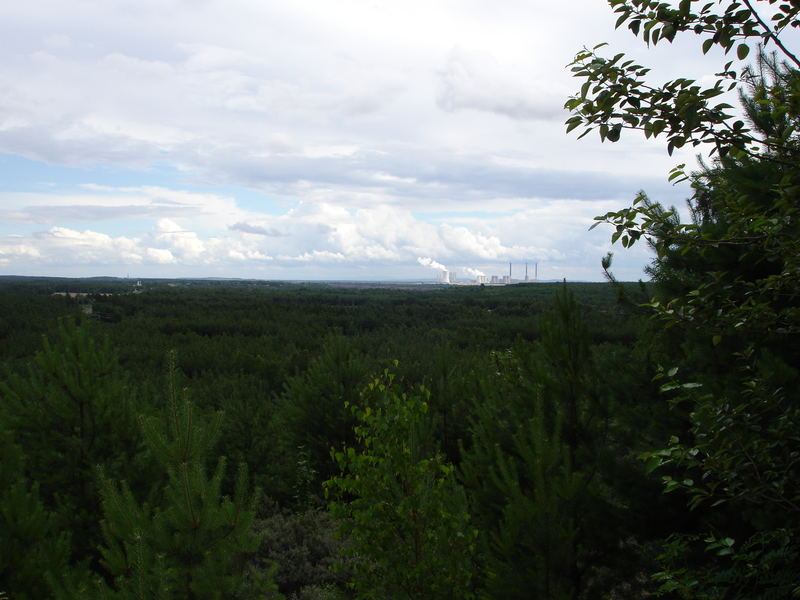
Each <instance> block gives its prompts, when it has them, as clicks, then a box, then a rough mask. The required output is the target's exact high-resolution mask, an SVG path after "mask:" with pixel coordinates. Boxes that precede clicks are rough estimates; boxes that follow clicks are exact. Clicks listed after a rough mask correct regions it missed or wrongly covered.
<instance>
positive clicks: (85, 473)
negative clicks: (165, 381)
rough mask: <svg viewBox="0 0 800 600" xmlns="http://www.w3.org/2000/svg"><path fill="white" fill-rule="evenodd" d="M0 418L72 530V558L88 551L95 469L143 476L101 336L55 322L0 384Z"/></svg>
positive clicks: (132, 426) (136, 440) (126, 407)
mask: <svg viewBox="0 0 800 600" xmlns="http://www.w3.org/2000/svg"><path fill="white" fill-rule="evenodd" d="M0 423H1V424H2V425H0V426H1V427H2V428H3V429H4V430H5V431H7V432H8V433H9V435H10V436H11V439H12V440H13V441H14V442H15V443H16V444H18V445H19V446H20V447H21V448H24V455H25V456H24V459H25V465H26V470H27V472H28V474H29V476H30V477H31V479H33V480H35V481H36V482H37V484H38V488H39V493H40V497H41V499H42V501H43V502H44V503H45V506H46V507H47V508H48V509H50V510H54V511H55V512H56V513H58V514H59V515H60V518H61V527H63V528H65V529H68V530H69V531H71V532H72V533H73V548H74V552H75V554H76V556H77V557H79V558H80V559H83V558H85V557H87V556H90V555H91V554H92V553H93V550H94V548H95V546H96V544H98V543H99V541H100V534H99V529H98V527H97V514H98V512H99V501H98V494H97V488H96V480H95V467H96V466H97V465H101V466H102V467H103V468H104V469H105V471H106V472H107V473H109V474H112V475H114V476H121V477H127V478H128V479H129V481H135V482H137V483H139V482H140V480H141V479H142V474H143V471H142V470H141V469H139V464H138V462H137V461H136V457H137V456H138V455H139V453H140V449H141V441H140V440H141V438H140V436H139V434H138V428H137V427H136V423H135V417H134V413H133V409H132V406H131V391H130V389H129V388H128V387H127V384H126V381H125V377H124V374H123V372H122V371H121V369H120V367H119V363H118V362H117V356H116V353H115V352H114V351H113V350H112V348H111V347H110V345H109V343H108V341H107V340H103V341H100V342H97V341H96V340H95V339H94V338H93V337H92V334H91V332H90V330H89V327H88V324H78V323H77V322H76V321H75V320H73V319H65V320H62V321H61V322H60V323H59V326H58V332H57V334H56V335H55V336H54V339H52V340H50V339H47V338H45V339H44V340H43V346H42V349H41V350H39V351H38V352H37V353H36V354H35V356H34V357H33V360H32V362H31V363H30V365H29V367H28V369H27V371H24V372H18V373H8V374H7V375H6V380H5V381H3V382H0Z"/></svg>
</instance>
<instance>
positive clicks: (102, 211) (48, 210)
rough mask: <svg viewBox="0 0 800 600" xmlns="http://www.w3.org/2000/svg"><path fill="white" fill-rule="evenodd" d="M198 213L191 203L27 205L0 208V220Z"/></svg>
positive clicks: (88, 219) (50, 220) (56, 220)
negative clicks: (168, 204) (13, 208)
mask: <svg viewBox="0 0 800 600" xmlns="http://www.w3.org/2000/svg"><path fill="white" fill-rule="evenodd" d="M196 213H197V210H196V209H195V208H194V207H192V206H185V205H184V206H181V205H179V204H174V205H172V206H169V207H167V208H163V207H162V206H161V204H160V203H159V205H157V206H155V205H125V206H101V205H90V204H73V205H55V206H46V205H44V206H28V207H25V208H23V209H22V210H16V211H0V219H2V220H7V221H13V222H17V223H49V224H56V223H63V222H73V223H74V222H85V223H89V222H95V221H120V220H129V219H152V218H162V217H172V218H175V217H189V216H193V215H195V214H196Z"/></svg>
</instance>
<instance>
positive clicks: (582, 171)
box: [0, 0, 718, 278]
mask: <svg viewBox="0 0 800 600" xmlns="http://www.w3.org/2000/svg"><path fill="white" fill-rule="evenodd" d="M613 22H614V15H613V12H612V11H611V10H610V9H609V8H608V7H607V6H605V5H604V3H602V2H598V1H597V0H576V1H574V2H560V3H559V2H548V3H544V4H543V3H536V2H533V3H531V2H523V1H522V0H508V1H507V2H504V3H502V6H500V5H498V4H497V3H495V2H489V1H488V0H443V1H442V2H429V1H425V0H409V1H408V2H404V3H402V4H398V3H397V2H392V1H390V0H375V1H371V2H366V3H365V2H363V1H361V0H342V1H341V2H336V3H330V2H327V1H325V0H298V1H297V2H288V3H287V2H277V1H273V0H265V1H264V2H255V3H254V2H250V1H247V0H228V1H226V2H222V0H206V1H203V2H186V1H183V0H166V1H164V2H160V1H159V2H156V1H155V0H143V1H142V2H136V3H133V4H131V3H129V2H122V1H121V0H110V1H109V2H104V3H81V2H79V3H77V4H76V3H71V4H65V3H63V2H56V1H55V0H42V1H37V2H33V3H22V4H20V3H5V4H3V5H0V35H2V36H3V40H4V44H3V49H2V50H0V58H2V60H0V153H6V154H9V155H13V156H21V157H27V158H30V159H33V160H36V161H40V162H42V163H46V164H48V165H53V166H54V167H53V171H52V172H53V173H54V175H53V179H54V180H56V183H58V178H59V177H64V178H65V179H66V180H68V181H70V182H73V181H74V180H75V178H76V174H80V177H78V178H79V179H82V180H84V181H88V182H90V185H88V186H85V187H83V188H80V189H78V190H77V191H76V190H75V188H74V186H73V187H71V188H70V191H69V192H68V193H66V192H65V193H49V192H42V189H43V185H44V182H46V181H50V179H47V178H46V177H45V178H43V180H40V179H29V180H25V177H26V175H24V174H16V173H7V174H5V175H8V176H15V177H16V179H14V178H13V177H6V179H7V180H8V179H14V185H13V186H12V185H11V184H9V186H7V187H6V188H5V189H6V190H20V193H12V192H9V191H4V192H2V193H0V235H3V234H5V237H0V264H2V266H3V269H4V271H6V272H16V271H18V272H24V271H25V270H26V269H35V268H37V265H50V266H49V267H48V268H51V269H53V271H55V270H56V266H57V265H61V266H63V265H66V264H67V263H70V264H81V265H86V266H89V265H111V264H141V265H148V264H150V263H153V264H161V265H167V266H170V265H171V268H172V269H173V270H171V271H170V270H166V267H165V270H163V271H160V273H165V274H166V273H175V274H181V273H182V271H181V269H185V270H192V272H193V273H201V272H203V271H202V270H203V269H206V268H207V269H211V270H213V269H219V270H220V271H224V270H225V269H231V270H233V272H236V273H245V272H246V271H245V270H244V269H246V268H249V267H250V266H251V265H252V266H253V267H252V268H253V269H261V270H254V271H249V272H250V273H258V274H268V272H267V270H268V269H272V268H280V267H281V266H282V265H284V264H285V265H306V266H308V268H309V269H311V268H312V267H313V266H314V265H327V267H326V268H328V267H329V268H330V269H338V270H336V271H335V272H336V273H340V274H344V273H346V272H347V268H350V267H352V268H354V269H355V268H358V269H362V268H374V272H375V273H385V272H386V269H387V268H390V267H392V266H401V265H403V266H405V267H406V268H412V267H413V268H419V267H420V265H419V264H418V263H417V262H416V258H417V257H420V256H423V257H424V256H428V257H437V258H438V259H439V260H442V261H445V262H447V263H449V264H457V263H460V264H470V265H474V267H469V268H474V269H477V268H478V267H480V269H482V270H488V269H489V268H491V265H492V264H494V262H504V261H507V260H520V261H521V260H525V259H529V260H540V261H548V262H549V263H550V264H552V265H558V268H562V269H564V270H565V272H566V270H567V269H572V270H571V271H570V272H571V273H589V272H590V271H591V272H592V273H594V272H595V271H594V270H593V269H594V267H590V266H589V263H588V262H587V261H589V260H591V261H594V260H595V258H594V257H593V256H592V253H593V252H597V251H598V249H602V248H603V241H602V240H605V239H606V238H607V235H605V234H604V235H600V233H599V232H597V233H595V232H593V234H592V235H591V236H587V234H586V231H585V229H586V227H587V225H586V223H587V220H588V221H591V218H592V217H593V216H594V214H597V213H598V212H604V211H605V210H610V209H612V208H617V207H619V206H620V205H623V204H624V203H625V202H627V201H628V200H629V199H630V198H632V197H633V195H634V194H635V193H636V192H637V191H638V190H639V189H640V188H645V189H647V190H649V191H651V195H653V197H654V198H655V199H659V200H664V199H666V200H667V202H670V203H671V202H679V201H680V195H681V193H682V192H680V191H675V190H674V189H672V188H670V187H669V186H667V185H666V184H665V183H664V177H665V174H666V173H667V171H668V169H669V168H670V167H671V166H673V164H674V163H677V162H681V161H684V160H687V159H688V162H689V164H691V161H692V156H691V154H689V152H691V151H687V152H686V154H685V156H681V157H674V158H669V157H667V156H666V154H665V152H664V149H663V148H662V147H661V145H660V143H659V142H655V143H652V142H644V141H638V140H635V139H634V138H632V137H631V138H630V139H629V140H627V141H625V142H624V143H622V144H620V145H609V144H605V145H601V144H599V142H597V141H596V140H589V139H585V140H582V141H581V142H576V141H575V139H574V136H573V137H568V136H565V134H564V127H563V124H562V120H563V117H564V116H565V115H563V114H562V112H561V106H562V105H563V101H564V100H565V96H566V95H567V94H569V93H570V91H572V90H573V89H576V87H577V85H578V82H577V81H576V80H573V79H571V77H570V74H569V72H568V71H567V70H566V69H565V65H566V63H568V62H569V61H570V60H571V57H572V56H573V55H574V53H575V52H576V51H577V50H579V49H580V48H581V47H582V46H583V45H592V44H594V43H596V42H599V41H603V40H608V41H611V42H612V44H613V45H614V48H615V49H616V48H618V47H619V48H621V49H623V50H626V51H632V52H633V57H634V58H637V59H639V60H640V61H641V62H643V63H647V64H651V63H652V64H654V65H655V66H656V67H657V68H656V69H655V70H654V73H664V77H671V76H675V75H676V74H681V75H687V76H695V77H702V76H703V75H705V74H707V73H713V72H715V71H716V70H718V65H716V64H714V63H713V61H714V60H716V59H715V58H714V57H702V56H699V55H698V51H697V47H696V46H697V45H696V44H694V45H691V46H687V45H686V44H683V45H682V44H681V43H680V42H678V43H677V44H676V45H674V46H670V47H669V48H662V47H661V46H659V47H657V48H655V49H651V50H647V51H645V50H644V49H643V47H642V46H641V45H640V44H639V42H638V41H636V40H633V39H632V38H631V37H630V36H629V35H628V34H627V33H625V32H624V31H616V32H615V31H614V29H613ZM174 23H180V24H181V26H180V27H179V28H176V27H174ZM648 57H652V60H647V59H648ZM55 166H60V167H71V171H70V172H69V174H67V175H64V171H63V170H58V169H56V168H55ZM42 170H46V168H45V167H42ZM160 170H165V171H168V172H170V173H179V175H174V176H172V178H173V180H172V181H166V182H164V180H163V179H159V180H158V181H159V182H160V183H159V185H153V184H152V182H153V181H156V179H155V177H156V175H153V173H156V172H159V171H160ZM118 172H124V173H125V179H124V181H125V183H120V182H118V181H116V180H115V174H116V173H118ZM95 175H99V176H98V177H97V178H94V176H95ZM101 177H102V178H101ZM101 180H102V181H104V182H105V183H104V184H103V185H94V184H91V182H96V181H101ZM120 181H122V180H120ZM131 182H134V183H131ZM215 186H226V190H225V192H224V193H222V192H219V193H215ZM187 187H192V188H194V189H193V190H191V191H190V190H187V189H182V188H187ZM200 188H203V189H206V190H210V191H207V192H200V191H198V189H200ZM231 190H233V191H231ZM237 190H240V191H242V190H247V194H248V195H253V196H255V195H256V194H257V193H258V192H261V193H263V194H264V198H265V199H264V200H263V202H262V201H261V200H250V201H248V202H244V201H241V200H239V201H237V199H236V197H235V196H236V194H237V192H236V191H237ZM266 198H269V199H268V200H267V199H266ZM261 203H263V204H264V206H263V207H262V206H261ZM34 230H36V231H39V233H38V234H37V235H34V234H33V233H32V232H33V231H34ZM21 232H24V233H21ZM70 232H71V233H70ZM12 234H17V235H19V236H20V237H12ZM637 260H640V262H641V260H642V259H641V257H640V258H639V259H637ZM288 269H289V266H287V270H288ZM323 271H324V270H323V268H322V267H320V270H319V271H318V273H319V274H323ZM287 272H288V271H287ZM306 272H307V273H311V272H312V271H310V270H309V271H306ZM330 272H334V271H330ZM315 273H316V272H315ZM587 277H589V275H587ZM591 277H593V278H597V276H596V275H591Z"/></svg>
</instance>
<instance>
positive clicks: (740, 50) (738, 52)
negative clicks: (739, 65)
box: [736, 44, 750, 60]
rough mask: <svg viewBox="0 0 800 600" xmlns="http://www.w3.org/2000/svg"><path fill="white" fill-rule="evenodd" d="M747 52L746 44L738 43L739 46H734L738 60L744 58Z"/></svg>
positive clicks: (748, 49) (748, 48)
mask: <svg viewBox="0 0 800 600" xmlns="http://www.w3.org/2000/svg"><path fill="white" fill-rule="evenodd" d="M748 54H750V47H749V46H748V45H747V44H739V47H738V48H736V56H737V57H738V58H739V60H744V59H745V58H747V55H748Z"/></svg>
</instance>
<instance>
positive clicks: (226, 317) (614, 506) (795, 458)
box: [0, 0, 800, 600]
mask: <svg viewBox="0 0 800 600" xmlns="http://www.w3.org/2000/svg"><path fill="white" fill-rule="evenodd" d="M758 3H759V4H761V6H766V7H767V8H769V9H770V10H769V11H767V12H768V14H769V15H770V17H769V18H768V19H766V18H765V17H764V16H763V14H764V11H763V10H762V12H761V13H759V12H758V11H757V10H755V9H754V7H753V6H754V4H755V3H754V2H753V1H751V0H743V1H742V2H737V1H729V0H719V1H718V2H708V3H700V2H695V1H693V0H682V1H681V2H679V3H668V2H657V1H655V0H609V4H610V5H611V7H612V9H613V10H614V11H615V12H616V13H617V15H618V21H617V26H618V27H623V26H625V27H627V28H628V29H629V30H630V31H631V32H632V33H633V34H634V35H636V36H638V37H641V38H642V39H643V40H644V41H645V42H646V43H647V44H649V45H655V44H658V43H671V42H673V40H674V39H675V38H678V37H688V38H689V39H692V40H695V41H699V42H700V44H701V49H702V52H703V53H707V52H708V51H709V50H711V49H712V48H713V49H719V50H721V51H723V52H724V53H725V54H726V55H727V53H729V52H732V53H733V56H735V58H733V59H732V60H730V61H729V62H727V64H725V65H724V67H722V68H721V71H720V73H718V74H717V76H716V79H715V80H714V81H713V83H711V84H710V85H709V84H708V82H707V81H706V82H705V83H702V82H701V83H698V82H696V81H693V80H689V79H684V78H679V79H675V80H672V81H668V82H666V83H663V84H654V83H653V81H652V79H651V78H649V76H648V72H649V69H647V68H646V67H643V66H641V65H639V64H637V63H635V62H634V61H633V60H629V59H627V58H626V57H625V55H623V54H617V55H615V56H613V57H612V58H606V57H605V56H604V54H603V52H604V48H603V46H602V45H601V46H597V47H595V48H592V49H585V50H583V51H581V52H579V53H578V55H577V56H576V57H575V61H574V62H573V63H572V64H571V65H570V68H571V70H572V72H573V74H574V75H575V77H577V78H578V79H579V80H582V81H583V83H582V85H581V87H580V91H579V92H577V93H576V94H575V95H573V96H572V97H570V98H569V99H568V100H567V103H566V109H567V110H568V111H570V112H571V115H572V116H570V117H569V119H568V120H567V129H568V131H572V130H575V129H577V128H580V127H583V128H584V133H583V134H587V133H591V132H596V133H598V134H599V135H600V138H601V139H602V140H604V141H606V142H609V143H615V142H618V141H620V140H621V139H622V138H623V137H624V136H627V135H630V134H643V135H644V136H646V137H647V138H655V139H659V140H666V144H667V151H668V152H669V153H670V154H672V153H673V152H674V151H675V149H677V148H681V147H684V146H687V147H696V148H698V151H701V150H703V151H705V152H706V153H707V154H708V155H709V156H710V158H708V159H707V160H705V161H701V163H700V165H699V166H698V167H697V168H696V170H694V171H691V170H687V169H686V167H685V165H679V166H677V167H676V168H675V169H674V170H673V171H672V172H671V173H670V175H669V177H670V179H671V180H674V181H686V182H688V183H689V184H690V188H691V192H690V194H691V195H690V197H689V198H688V204H689V216H690V219H689V220H688V221H686V222H684V221H682V220H681V216H680V213H679V212H678V211H677V210H675V209H674V208H671V207H666V206H662V205H661V204H659V203H658V202H657V201H656V200H652V199H650V198H649V197H648V196H647V195H646V193H645V192H640V193H639V194H638V195H637V196H636V198H635V199H634V200H633V203H632V204H631V206H629V207H627V208H623V209H621V210H619V211H612V212H608V213H606V214H605V215H600V216H597V217H596V218H595V224H596V225H598V226H600V227H607V228H609V230H610V231H611V240H612V241H613V242H616V243H618V244H620V245H621V246H622V247H623V249H624V248H628V247H630V246H632V245H634V244H637V243H639V244H648V245H649V246H650V248H651V249H652V250H653V260H652V263H651V264H650V266H649V267H648V269H647V272H646V277H647V281H646V282H644V283H625V282H619V281H617V280H616V279H615V277H614V274H613V255H612V254H610V253H609V254H608V255H607V256H605V257H598V259H599V260H598V262H599V263H601V266H602V269H603V270H604V272H605V275H606V278H607V282H606V283H567V282H563V283H560V284H544V283H536V284H526V285H509V286H503V287H494V286H464V287H459V286H454V287H451V286H431V287H430V288H420V289H404V288H403V287H402V286H396V287H391V286H374V287H369V286H365V287H363V288H346V287H336V286H332V285H326V284H310V283H309V284H289V283H280V282H268V281H246V280H243V281H211V280H205V281H204V280H174V281H159V280H144V281H142V282H141V285H138V282H132V281H128V280H118V279H104V278H100V279H87V280H68V279H55V278H22V277H2V278H0V339H2V344H0V445H1V447H2V450H0V455H1V456H2V462H0V539H1V540H2V543H0V592H1V593H0V597H5V598H8V600H18V599H34V598H37V599H38V598H56V599H72V598H118V599H128V598H154V599H175V600H185V599H198V600H199V599H222V598H225V599H228V598H231V599H256V598H258V599H261V598H285V599H287V600H333V599H336V600H343V599H359V600H361V599H365V600H366V599H374V600H379V599H380V600H383V599H386V600H436V599H449V600H459V599H471V598H474V599H481V600H494V599H497V600H500V599H503V600H505V599H517V598H518V599H528V598H531V599H544V600H561V599H565V600H566V599H569V600H579V599H580V600H583V599H586V600H589V599H595V598H601V599H603V598H604V599H614V600H622V599H628V598H630V599H633V598H648V597H663V598H669V599H673V598H675V599H709V600H710V599H718V598H726V599H741V600H753V599H777V598H796V597H798V596H800V569H798V568H797V565H798V564H800V539H798V538H799V537H800V397H798V390H800V373H799V372H798V365H799V364H800V362H799V359H800V356H798V352H800V350H798V349H800V343H798V341H799V340H798V336H799V335H800V208H799V206H800V204H799V203H798V202H797V196H798V191H799V190H800V169H799V168H798V164H800V161H799V160H798V157H799V156H800V145H799V144H798V142H799V140H798V133H797V131H798V125H800V74H798V69H800V60H798V58H797V57H796V56H795V55H794V54H793V53H792V52H791V50H790V49H789V47H788V42H787V41H786V40H787V37H788V35H787V34H786V33H784V32H785V31H787V32H790V31H791V30H792V29H793V28H796V27H797V26H798V25H800V20H798V18H797V16H798V13H800V7H798V6H797V4H796V3H784V4H779V3H777V2H775V1H774V0H758ZM748 57H750V59H749V62H748ZM704 86H707V87H704ZM737 89H738V91H739V106H737V107H734V106H733V105H732V104H730V103H728V102H726V101H725V99H726V98H728V97H729V92H732V91H733V90H737ZM726 94H728V96H726ZM600 259H602V261H601V260H600ZM69 292H72V293H73V295H72V296H70V295H69V294H67V293H69Z"/></svg>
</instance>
